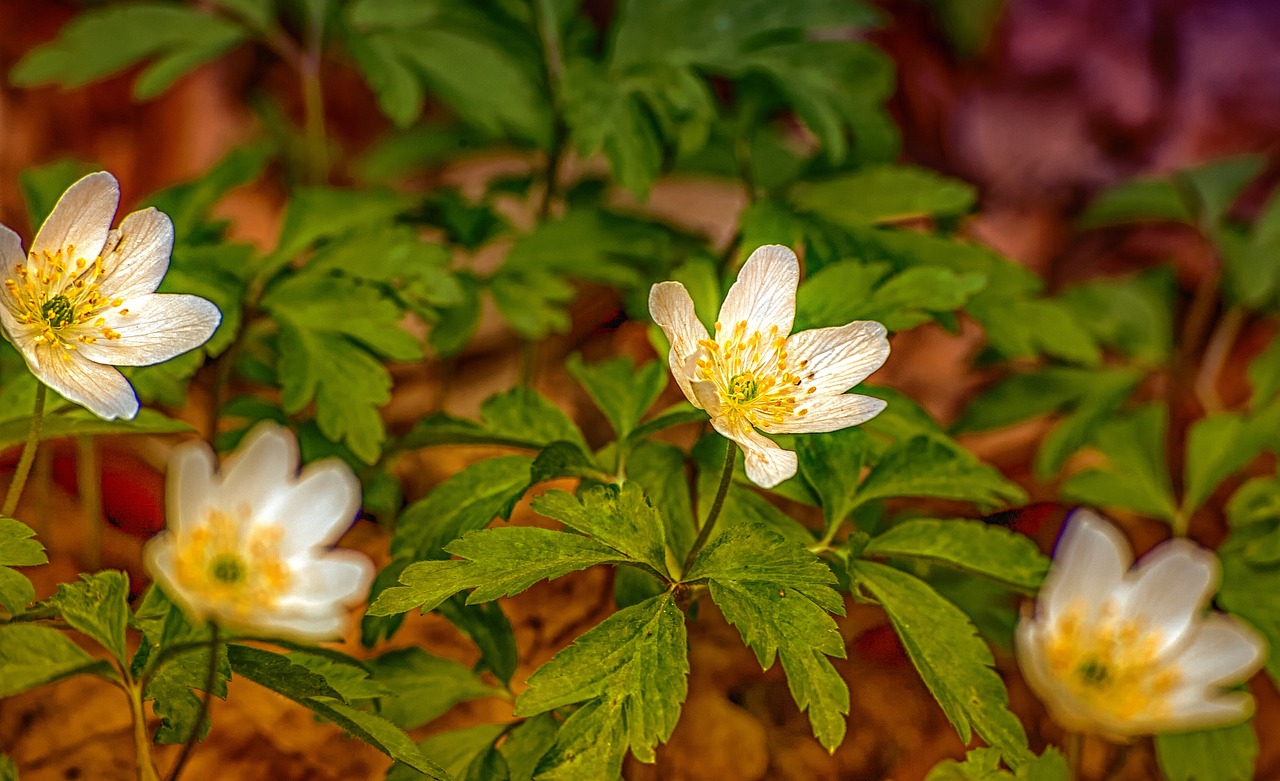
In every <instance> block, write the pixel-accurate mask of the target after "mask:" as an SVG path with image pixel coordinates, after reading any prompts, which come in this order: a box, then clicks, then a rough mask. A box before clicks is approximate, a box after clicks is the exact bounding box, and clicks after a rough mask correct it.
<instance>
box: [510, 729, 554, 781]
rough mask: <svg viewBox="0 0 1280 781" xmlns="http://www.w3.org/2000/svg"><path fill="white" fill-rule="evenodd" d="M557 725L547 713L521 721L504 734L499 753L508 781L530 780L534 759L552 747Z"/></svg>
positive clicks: (536, 760) (537, 758)
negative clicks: (509, 775) (505, 760)
mask: <svg viewBox="0 0 1280 781" xmlns="http://www.w3.org/2000/svg"><path fill="white" fill-rule="evenodd" d="M559 730H560V722H558V721H556V718H555V717H554V716H552V715H551V714H550V713H541V714H538V715H537V716H533V717H531V718H528V719H525V720H524V721H523V722H522V723H520V724H519V725H517V726H516V727H515V729H513V730H511V732H510V733H508V734H507V739H506V740H504V741H503V742H502V746H501V747H499V749H498V750H499V751H501V752H502V755H503V756H504V757H506V758H507V769H508V771H510V773H511V781H530V780H531V779H532V778H533V773H534V770H535V769H536V768H537V766H538V760H539V759H541V758H542V756H543V755H544V754H546V753H547V751H548V750H550V749H551V746H552V745H554V744H555V741H556V733H557V732H559Z"/></svg>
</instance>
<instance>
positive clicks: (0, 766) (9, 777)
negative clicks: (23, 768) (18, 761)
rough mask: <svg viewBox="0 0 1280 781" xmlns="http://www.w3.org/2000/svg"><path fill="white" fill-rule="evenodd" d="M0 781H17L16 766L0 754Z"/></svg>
mask: <svg viewBox="0 0 1280 781" xmlns="http://www.w3.org/2000/svg"><path fill="white" fill-rule="evenodd" d="M0 781H18V766H17V765H15V764H13V760H12V759H9V758H8V757H6V756H5V755H4V754H0Z"/></svg>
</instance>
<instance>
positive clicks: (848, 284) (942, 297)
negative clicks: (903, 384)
mask: <svg viewBox="0 0 1280 781" xmlns="http://www.w3.org/2000/svg"><path fill="white" fill-rule="evenodd" d="M985 286H986V278H985V277H984V276H983V275H982V274H981V273H978V272H966V273H957V272H955V271H952V270H950V269H946V268H942V267H940V266H917V267H915V268H909V269H905V270H903V271H901V272H898V273H893V272H892V269H891V266H889V264H887V263H859V262H856V261H845V262H839V263H834V264H832V265H830V266H826V267H825V268H823V269H822V270H821V271H819V272H818V273H817V274H814V275H813V276H812V277H810V278H808V279H806V280H805V282H804V284H802V285H801V286H800V291H799V295H798V296H797V298H796V323H797V325H796V329H797V330H802V329H808V328H819V327H827V326H835V325H844V324H845V323H848V322H852V321H854V320H877V321H879V322H881V323H884V325H885V327H886V328H888V329H889V330H891V331H898V330H907V329H909V328H914V327H915V326H917V325H920V324H921V323H926V322H929V321H931V320H934V319H937V318H939V317H940V316H941V315H944V314H946V313H949V312H954V311H956V310H958V309H960V308H962V307H963V306H964V304H965V302H966V301H968V300H969V298H970V297H972V296H973V294H975V293H977V292H978V291H979V290H981V289H982V288H983V287H985Z"/></svg>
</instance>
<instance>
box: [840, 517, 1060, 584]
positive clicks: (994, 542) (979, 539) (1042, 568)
mask: <svg viewBox="0 0 1280 781" xmlns="http://www.w3.org/2000/svg"><path fill="white" fill-rule="evenodd" d="M862 555H863V556H864V557H868V556H892V557H896V558H907V559H921V560H924V561H931V562H936V563H938V564H941V565H943V566H945V567H951V568H954V569H958V570H962V571H965V572H972V573H974V574H977V575H982V576H983V577H987V578H991V579H992V580H996V581H999V582H1001V583H1004V584H1006V585H1008V586H1010V587H1012V588H1016V589H1019V590H1022V591H1024V592H1027V593H1033V592H1034V591H1035V590H1036V589H1037V588H1039V587H1040V582H1041V581H1042V580H1044V575H1045V573H1046V572H1047V571H1048V569H1049V559H1048V558H1047V557H1045V556H1044V555H1043V554H1042V553H1040V549H1039V547H1037V546H1036V544H1035V543H1034V542H1032V541H1031V539H1029V538H1028V537H1026V536H1025V535H1022V534H1016V533H1014V532H1011V531H1009V530H1008V529H1004V528H1002V527H999V526H991V525H989V524H986V523H983V522H981V521H968V520H964V519H962V518H956V519H952V520H947V521H941V520H932V519H912V520H909V521H903V522H902V523H899V524H897V525H896V526H894V527H892V528H890V529H889V530H888V531H887V532H885V533H883V534H881V535H879V536H876V537H873V538H872V539H871V542H870V543H868V545H867V547H866V548H864V549H863V551H862Z"/></svg>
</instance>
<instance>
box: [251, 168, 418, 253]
mask: <svg viewBox="0 0 1280 781" xmlns="http://www.w3.org/2000/svg"><path fill="white" fill-rule="evenodd" d="M407 204H408V201H407V199H406V198H405V196H403V195H398V194H395V193H390V192H381V191H356V190H342V189H338V188H328V187H304V188H300V189H298V190H295V191H294V192H293V193H292V194H291V195H290V197H289V207H288V209H287V210H286V211H285V215H284V223H283V224H282V225H281V227H280V239H279V241H277V242H276V249H275V252H274V253H272V257H273V261H272V263H273V265H275V266H281V265H283V264H285V263H288V262H289V261H291V260H293V259H294V258H296V257H297V256H298V255H300V254H301V253H302V252H303V250H305V249H307V248H308V247H310V246H312V245H313V244H315V243H317V242H320V241H324V240H327V239H332V238H334V237H337V236H341V235H343V234H345V233H350V232H353V231H356V230H359V229H361V228H364V227H366V226H368V225H381V224H386V223H389V222H391V220H392V218H393V217H395V216H396V215H397V214H398V213H400V212H401V211H402V210H403V209H404V208H405V207H406V205H407Z"/></svg>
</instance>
